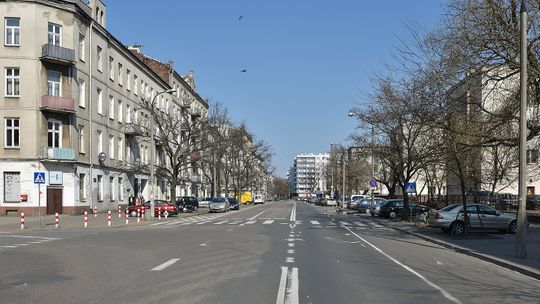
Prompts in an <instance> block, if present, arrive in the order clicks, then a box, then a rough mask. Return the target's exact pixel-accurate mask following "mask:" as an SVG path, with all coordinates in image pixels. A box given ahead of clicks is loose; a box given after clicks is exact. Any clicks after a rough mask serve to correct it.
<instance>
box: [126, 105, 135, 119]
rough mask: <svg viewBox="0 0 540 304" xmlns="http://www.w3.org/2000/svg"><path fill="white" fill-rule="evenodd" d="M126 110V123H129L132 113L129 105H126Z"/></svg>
mask: <svg viewBox="0 0 540 304" xmlns="http://www.w3.org/2000/svg"><path fill="white" fill-rule="evenodd" d="M126 112H127V114H126V123H131V115H133V113H132V110H131V106H130V105H126Z"/></svg>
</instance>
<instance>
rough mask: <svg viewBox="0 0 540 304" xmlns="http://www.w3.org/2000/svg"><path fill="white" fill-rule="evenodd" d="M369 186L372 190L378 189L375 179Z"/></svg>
mask: <svg viewBox="0 0 540 304" xmlns="http://www.w3.org/2000/svg"><path fill="white" fill-rule="evenodd" d="M369 186H370V187H371V188H377V181H376V180H375V179H374V178H373V179H371V180H370V181H369Z"/></svg>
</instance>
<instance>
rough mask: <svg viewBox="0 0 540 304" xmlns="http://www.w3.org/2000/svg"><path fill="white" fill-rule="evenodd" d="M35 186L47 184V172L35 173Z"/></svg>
mask: <svg viewBox="0 0 540 304" xmlns="http://www.w3.org/2000/svg"><path fill="white" fill-rule="evenodd" d="M34 184H45V172H34Z"/></svg>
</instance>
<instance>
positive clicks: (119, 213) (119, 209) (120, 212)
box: [118, 206, 122, 219]
mask: <svg viewBox="0 0 540 304" xmlns="http://www.w3.org/2000/svg"><path fill="white" fill-rule="evenodd" d="M118 218H119V219H120V218H122V206H118Z"/></svg>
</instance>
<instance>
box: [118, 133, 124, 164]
mask: <svg viewBox="0 0 540 304" xmlns="http://www.w3.org/2000/svg"><path fill="white" fill-rule="evenodd" d="M117 155H118V157H117V159H118V160H123V159H124V140H123V139H122V137H118V151H117Z"/></svg>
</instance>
